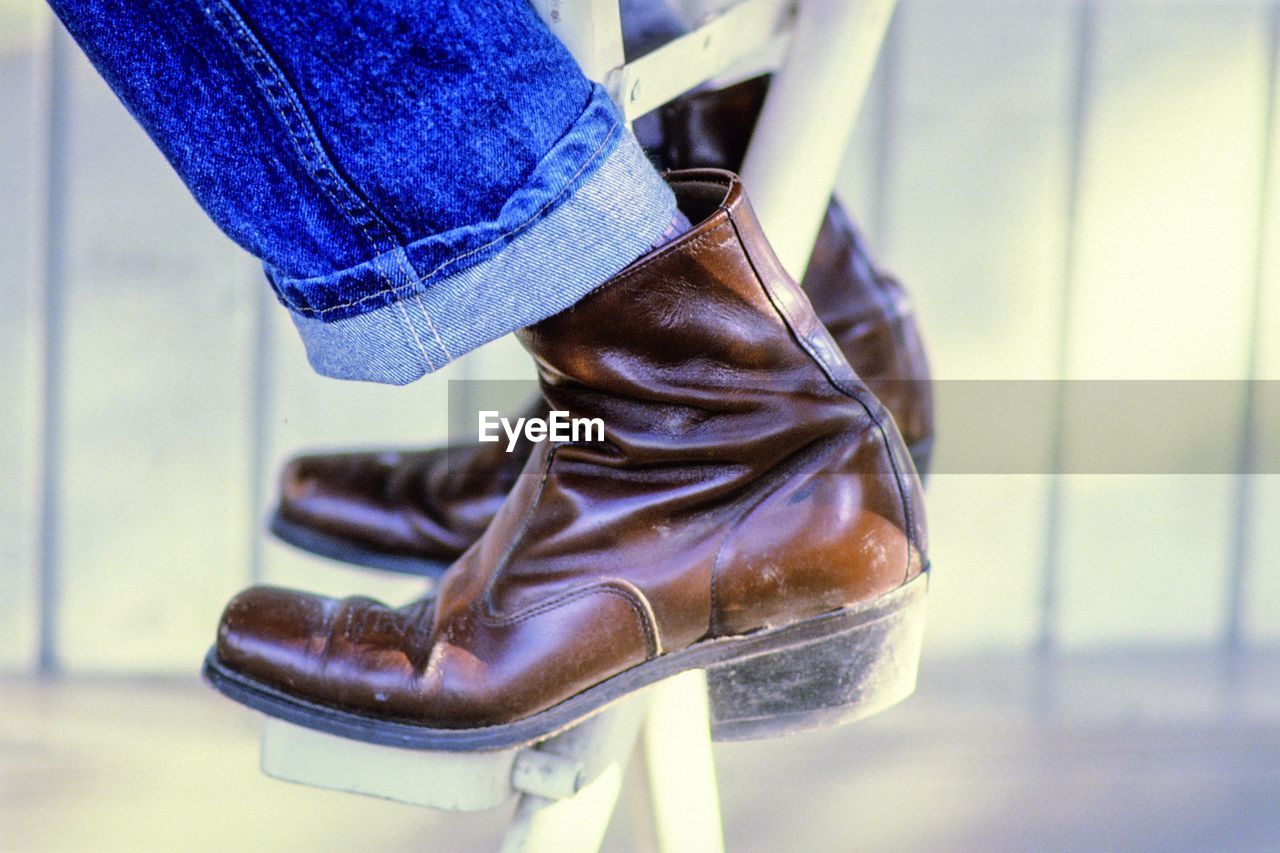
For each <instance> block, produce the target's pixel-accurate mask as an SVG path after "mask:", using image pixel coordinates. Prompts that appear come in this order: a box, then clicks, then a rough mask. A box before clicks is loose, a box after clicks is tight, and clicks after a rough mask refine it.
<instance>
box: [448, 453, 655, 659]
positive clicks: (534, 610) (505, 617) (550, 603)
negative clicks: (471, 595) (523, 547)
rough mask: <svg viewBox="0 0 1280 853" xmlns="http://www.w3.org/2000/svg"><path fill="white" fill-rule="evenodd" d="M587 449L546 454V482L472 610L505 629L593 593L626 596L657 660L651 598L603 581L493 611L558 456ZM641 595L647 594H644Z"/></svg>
mask: <svg viewBox="0 0 1280 853" xmlns="http://www.w3.org/2000/svg"><path fill="white" fill-rule="evenodd" d="M585 446H587V445H585V444H583V443H582V442H577V443H574V442H565V443H562V444H553V445H551V448H550V449H549V450H548V451H547V454H546V461H545V462H544V463H543V468H542V479H541V480H540V481H539V482H538V491H537V493H535V494H534V496H533V500H532V501H531V502H530V503H529V509H528V510H526V511H525V514H524V518H522V519H521V520H520V527H519V529H518V530H517V531H516V535H515V536H512V537H511V542H510V543H508V545H507V549H506V550H505V551H503V553H502V557H501V558H500V559H499V560H498V565H497V566H496V567H495V569H494V572H493V575H492V577H490V578H489V582H488V583H487V584H485V589H484V594H483V596H482V597H481V601H480V602H479V603H480V604H481V605H482V608H476V607H474V606H473V607H472V608H471V610H472V612H474V613H475V614H476V617H477V618H478V619H480V620H481V621H483V622H485V623H487V624H490V625H494V626H501V625H510V624H515V623H516V622H521V621H523V620H525V619H528V618H531V617H533V616H537V615H538V614H539V613H543V612H546V611H548V610H551V609H553V608H555V607H558V606H560V605H561V604H564V603H566V602H567V601H569V600H571V597H579V598H580V597H583V596H586V595H590V594H593V593H595V592H604V593H609V594H613V595H620V596H623V597H624V599H625V600H626V601H627V603H628V605H629V606H630V607H631V610H632V612H633V613H635V615H636V620H637V621H638V622H639V623H640V631H641V633H642V634H643V635H644V639H645V654H646V656H647V657H656V656H657V655H658V654H660V650H661V648H662V641H661V640H660V639H659V636H658V622H657V616H656V615H655V614H654V612H653V606H652V605H650V604H649V601H648V599H647V598H645V599H644V603H643V604H641V603H639V602H637V601H636V600H634V597H633V595H632V594H631V593H629V592H626V591H624V590H622V589H618V588H616V587H606V586H600V585H599V583H600V582H596V583H595V584H593V585H592V586H588V587H579V588H577V589H574V590H568V591H567V592H565V593H562V594H560V595H557V596H553V597H551V598H549V599H544V600H543V601H539V602H536V603H534V604H532V605H530V606H529V607H527V608H525V609H524V610H520V611H517V612H515V613H512V614H503V613H495V612H494V611H493V598H492V594H493V587H494V585H495V584H496V583H497V582H498V579H499V578H500V577H501V576H502V572H503V570H504V569H505V568H506V567H507V564H508V563H509V562H510V559H511V555H512V554H513V553H514V552H515V549H516V545H518V544H519V543H520V541H521V540H523V539H524V535H525V533H527V532H528V530H529V525H530V524H532V523H533V514H534V511H535V510H537V508H538V506H539V505H540V504H541V503H542V494H543V492H544V491H545V489H546V485H547V479H548V478H549V477H550V476H551V465H552V463H553V462H554V461H555V456H556V453H557V452H558V451H559V450H560V449H561V448H562V447H585ZM624 583H625V581H624ZM627 586H629V587H632V588H633V589H634V584H630V583H628V584H627ZM635 592H636V593H640V591H639V590H638V589H636V590H635ZM641 595H643V594H642V593H641ZM650 620H652V624H650Z"/></svg>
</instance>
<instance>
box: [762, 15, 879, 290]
mask: <svg viewBox="0 0 1280 853" xmlns="http://www.w3.org/2000/svg"><path fill="white" fill-rule="evenodd" d="M896 5H897V0H803V2H801V4H800V13H799V18H798V19H797V21H796V24H795V28H794V30H793V33H792V37H791V47H790V49H789V50H788V51H787V57H786V59H785V60H784V61H783V65H782V68H781V69H780V70H779V71H778V73H777V74H776V75H775V76H774V80H773V83H772V85H771V86H770V87H769V95H768V97H767V98H765V103H764V109H763V111H762V112H761V113H760V121H759V124H758V125H757V130H756V132H755V134H754V135H753V136H752V138H751V144H750V146H749V147H748V148H747V157H746V160H745V162H744V163H743V165H742V181H743V183H744V184H745V185H746V187H747V191H748V193H750V195H751V204H752V206H753V207H754V208H755V211H756V214H757V215H758V216H759V217H760V222H761V224H762V225H763V226H764V232H765V234H767V235H768V236H769V242H770V243H771V244H773V249H774V251H775V252H777V253H778V258H779V259H780V260H781V261H782V265H783V266H784V267H786V269H787V271H788V272H789V273H791V275H792V276H793V277H795V278H796V279H797V280H798V279H800V278H801V277H803V275H804V271H805V268H806V267H807V266H808V265H809V255H810V253H811V252H812V251H813V243H814V240H816V239H817V236H818V229H819V227H820V226H821V224H822V217H823V214H824V213H825V212H826V209H827V202H828V201H829V200H830V198H831V192H832V190H833V189H834V187H835V182H836V174H837V173H838V172H839V169H840V163H841V161H842V160H843V159H844V154H845V150H846V149H847V148H848V145H849V137H850V136H851V134H852V133H853V125H854V121H855V120H856V119H857V116H858V110H859V108H860V107H861V106H862V101H863V99H864V98H865V97H866V94H867V88H868V86H869V85H870V83H871V74H872V71H873V70H874V69H875V64H876V59H877V57H879V55H880V47H881V45H882V44H883V43H884V35H885V32H886V30H887V29H888V27H889V21H890V19H891V18H892V17H893V10H894V7H895V6H896Z"/></svg>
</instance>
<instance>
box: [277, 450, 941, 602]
mask: <svg viewBox="0 0 1280 853" xmlns="http://www.w3.org/2000/svg"><path fill="white" fill-rule="evenodd" d="M907 450H908V452H909V453H910V454H911V461H912V462H914V463H915V466H916V470H917V471H918V472H919V473H920V478H921V480H924V479H926V478H927V477H928V474H929V462H930V458H931V457H932V456H933V439H932V438H926V439H923V440H921V441H917V442H916V443H915V444H912V445H909V446H908V448H907ZM267 529H268V530H270V531H271V535H272V536H274V537H276V538H277V539H279V540H280V541H281V542H283V543H285V544H286V545H291V546H293V547H294V548H297V549H299V550H300V551H306V552H307V553H309V554H315V555H316V556H317V557H324V558H326V559H329V560H337V561H338V562H340V563H347V564H350V565H353V566H364V567H366V568H370V569H381V570H383V571H386V572H396V573H397V574H402V575H418V576H420V577H425V578H427V579H429V580H437V579H439V577H440V576H441V575H442V574H444V570H445V569H447V568H449V565H450V563H451V562H452V561H442V560H431V559H427V558H425V557H413V556H408V555H405V554H388V553H386V552H384V551H376V550H374V549H372V548H366V547H364V546H361V545H357V544H354V543H353V542H352V541H351V540H350V539H344V538H343V537H341V536H334V535H333V534H330V533H321V532H320V531H318V530H315V529H314V528H311V527H308V526H306V525H305V524H299V523H298V522H296V521H290V520H289V519H287V518H285V517H284V516H282V515H281V514H280V512H279V510H277V511H276V512H274V513H272V515H271V519H270V521H268V522H267Z"/></svg>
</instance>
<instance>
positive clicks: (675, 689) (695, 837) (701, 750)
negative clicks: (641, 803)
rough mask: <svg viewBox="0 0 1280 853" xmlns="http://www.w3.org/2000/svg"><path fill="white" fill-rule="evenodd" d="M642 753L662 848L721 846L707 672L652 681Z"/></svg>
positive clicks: (693, 851) (712, 849)
mask: <svg viewBox="0 0 1280 853" xmlns="http://www.w3.org/2000/svg"><path fill="white" fill-rule="evenodd" d="M644 757H645V763H646V765H647V770H648V774H647V775H648V777H649V794H650V800H651V802H652V805H653V820H654V824H655V827H656V829H657V836H658V846H659V848H660V849H661V850H662V851H663V853H686V851H687V853H719V851H721V850H723V849H724V833H723V830H722V828H721V823H720V792H719V790H718V788H717V787H716V767H715V760H714V757H713V756H712V751H711V712H710V708H709V706H708V704H707V677H706V674H705V673H703V672H702V671H701V670H694V671H692V672H685V673H682V674H680V675H677V676H675V677H674V678H670V679H667V680H666V681H664V682H662V683H661V684H657V685H655V686H654V687H653V689H652V691H651V695H650V699H649V715H648V716H647V717H646V718H645V723H644Z"/></svg>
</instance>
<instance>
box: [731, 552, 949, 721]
mask: <svg viewBox="0 0 1280 853" xmlns="http://www.w3.org/2000/svg"><path fill="white" fill-rule="evenodd" d="M927 588H928V576H927V573H926V574H922V575H920V576H919V577H917V578H916V579H914V580H912V581H911V582H910V583H908V584H906V585H905V586H903V587H902V588H901V589H898V590H895V591H894V592H892V593H890V594H888V595H886V596H883V597H881V598H880V599H878V600H876V601H875V602H872V603H871V604H869V605H867V606H865V607H863V608H851V609H849V610H843V611H838V612H836V613H829V614H827V615H825V616H819V617H816V618H814V619H808V620H805V621H804V622H800V623H798V624H796V625H789V626H787V627H786V628H781V629H776V630H773V631H768V632H763V633H762V634H760V635H757V636H756V637H753V638H752V639H754V640H756V643H755V644H753V645H752V647H751V648H750V649H748V650H746V651H744V653H743V654H742V655H740V656H738V657H735V658H733V659H732V660H728V661H725V662H724V663H721V664H717V665H714V666H711V667H708V668H707V691H708V694H709V696H710V700H711V731H712V736H713V737H714V738H715V739H716V740H750V739H754V738H764V737H775V736H778V735H785V734H792V733H794V732H802V731H808V730H811V729H820V728H827V727H829V726H836V725H840V724H842V723H848V722H853V721H854V720H858V719H861V718H863V717H866V716H869V715H871V714H874V713H876V712H877V711H881V710H883V709H885V708H887V707H889V706H890V705H894V704H896V703H898V702H901V701H902V700H903V699H905V698H906V697H907V696H909V695H911V693H912V691H914V690H915V686H916V673H917V670H918V668H919V663H920V642H921V638H922V635H923V631H924V604H925V591H926V589H927Z"/></svg>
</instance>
